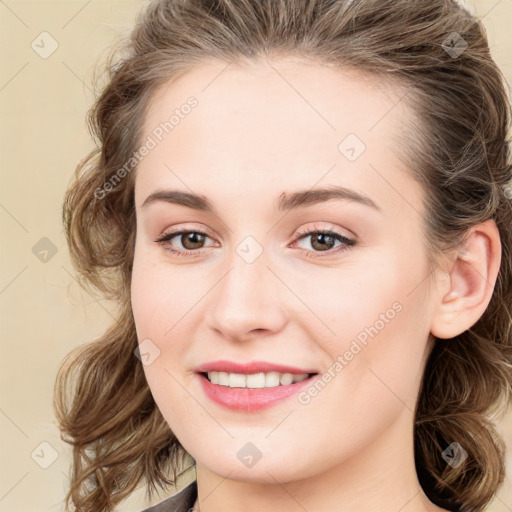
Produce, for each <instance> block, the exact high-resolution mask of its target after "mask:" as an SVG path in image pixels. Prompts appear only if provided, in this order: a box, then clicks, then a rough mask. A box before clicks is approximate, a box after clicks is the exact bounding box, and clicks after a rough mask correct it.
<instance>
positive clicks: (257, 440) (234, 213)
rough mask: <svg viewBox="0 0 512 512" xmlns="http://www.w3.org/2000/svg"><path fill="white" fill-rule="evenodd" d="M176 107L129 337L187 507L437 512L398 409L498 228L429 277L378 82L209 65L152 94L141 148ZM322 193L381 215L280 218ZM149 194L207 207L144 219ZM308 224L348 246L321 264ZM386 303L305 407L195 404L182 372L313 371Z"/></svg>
mask: <svg viewBox="0 0 512 512" xmlns="http://www.w3.org/2000/svg"><path fill="white" fill-rule="evenodd" d="M312 77H314V79H312ZM283 78H285V79H283ZM190 96H194V97H195V98H197V100H198V106H197V107H196V108H195V109H193V110H192V111H191V113H190V114H189V115H188V116H185V117H184V119H181V120H180V122H179V124H178V125H177V126H176V127H175V128H174V129H173V130H172V132H170V133H169V134H167V135H166V136H165V137H163V138H162V140H161V141H160V142H159V143H158V145H157V146H156V147H155V148H153V149H151V151H150V152H149V154H148V155H147V156H146V157H144V159H143V160H142V161H141V163H140V164H139V166H138V168H137V171H136V178H135V204H136V214H137V237H136V245H135V257H134V265H133V278H132V307H133V313H134V318H135V322H136V328H137V334H138V337H139V340H140V341H142V340H144V339H146V338H149V339H150V340H151V342H152V343H153V344H154V345H156V346H157V347H158V349H159V350H160V354H159V356H158V357H157V358H156V359H155V360H154V361H153V362H152V363H151V364H149V365H145V366H144V371H145V373H146V377H147V381H148V384H149V386H150V388H151V391H152V393H153V396H154V398H155V401H156V403H157V405H158V407H159V408H160V410H161V411H162V414H163V416H164V418H165V419H166V421H167V423H168V424H169V426H170V428H171V429H172V430H173V432H174V433H175V434H176V436H177V437H178V439H179V440H180V442H181V444H182V445H183V446H184V448H185V449H186V450H187V451H188V452H189V453H190V454H191V455H192V457H193V458H194V459H195V461H196V473H197V484H198V503H197V504H196V508H198V507H199V508H200V509H201V510H202V511H206V512H218V511H221V510H222V511H241V510H244V511H246V512H251V511H261V510H269V511H272V510H275V511H280V512H292V511H293V512H295V511H301V510H309V511H313V510H314V511H317V512H327V511H332V510H343V511H346V512H356V511H358V512H360V511H362V510H368V511H369V510H380V511H382V512H386V511H393V512H396V511H398V510H401V511H402V512H412V511H434V510H443V509H441V508H439V507H437V506H435V505H434V504H433V503H432V502H430V501H429V500H428V498H427V497H426V495H425V494H424V492H423V490H422V489H421V487H420V485H419V482H418V478H417V474H416V471H415V466H414V454H413V422H414V408H415V404H416V400H417V397H418V393H419V385H420V380H421V377H422V374H423V368H424V365H425V361H426V357H427V355H428V353H429V350H430V348H431V344H430V342H429V340H431V339H432V337H431V336H430V335H431V334H434V335H436V336H439V337H441V338H443V337H450V336H454V335H455V334H458V333H459V332H463V331H464V330H465V329H467V328H468V327H469V326H470V325H472V323H474V322H475V321H476V320H477V319H478V317H479V316H480V315H481V314H482V313H483V311H484V310H485V308H486V307H487V304H488V302H489V300H490V297H491V295H492V286H493V285H494V282H495V278H496V274H497V271H498V267H499V258H500V246H499V236H498V234H497V230H496V228H495V225H494V223H493V222H492V221H491V222H488V223H484V224H482V225H481V226H478V227H477V228H475V230H474V232H473V233H472V235H471V237H470V238H469V239H468V240H469V241H468V245H467V247H466V248H465V250H464V252H461V254H453V255H449V257H448V256H447V258H446V265H445V266H444V267H442V268H440V269H438V270H436V271H435V272H434V273H433V274H431V273H430V270H429V267H428V259H427V250H426V246H425V241H424V233H423V224H422V222H423V219H422V215H425V212H424V210H423V207H422V198H423V194H424V192H423V190H422V189H421V187H420V185H419V184H418V183H417V182H415V181H414V180H413V179H412V177H411V173H410V170H409V169H407V168H406V167H405V165H404V163H403V159H402V158H401V157H400V154H399V151H398V150H397V143H396V137H397V136H398V134H399V133H400V130H401V129H403V128H404V126H405V127H407V123H408V122H410V120H411V119H412V112H410V111H409V110H408V107H407V106H406V105H405V102H400V103H397V101H398V99H399V98H400V96H401V93H399V91H396V90H393V88H392V87H384V86H383V84H382V83H379V82H376V81H372V80H371V79H369V78H368V77H363V76H361V75H357V74H356V73H353V72H350V73H349V72H348V71H340V70H334V69H332V68H329V67H327V66H323V65H320V64H314V63H305V62H301V61H298V60H296V59H291V58H280V59H273V60H271V61H258V62H251V63H247V64H244V65H243V66H242V65H240V66H236V65H234V64H232V65H231V66H229V67H228V68H226V63H223V62H215V61H211V62H208V63H204V64H203V65H201V66H199V67H196V68H194V69H193V70H191V71H189V72H188V73H186V74H185V75H183V76H182V77H181V78H179V79H178V80H176V81H173V82H169V83H168V84H166V85H165V86H164V87H162V88H160V90H159V91H158V94H157V95H155V96H154V97H153V98H152V100H151V102H150V104H149V108H148V111H147V115H146V118H145V120H144V129H143V136H142V139H143V140H144V139H145V138H146V137H147V136H148V135H151V133H152V130H154V128H155V127H156V126H158V125H159V123H161V122H162V121H164V120H166V119H167V118H168V116H169V113H171V112H172V111H174V110H175V109H176V108H178V107H179V106H180V105H183V104H184V103H185V102H186V100H187V98H188V97H190ZM350 133H353V134H356V135H357V136H358V138H359V139H360V140H361V141H363V142H364V144H365V146H366V149H365V151H364V152H363V153H362V154H361V155H360V156H359V157H358V158H357V159H356V160H355V161H349V160H347V158H346V157H345V156H344V155H343V154H342V153H341V152H340V151H339V150H338V145H339V144H340V142H341V141H342V140H343V139H344V138H345V137H346V136H347V135H348V134H350ZM330 185H336V186H343V187H346V188H349V189H352V190H355V191H357V192H358V193H361V194H364V195H365V196H367V197H369V198H371V199H372V201H374V202H375V203H376V204H377V205H378V207H379V209H380V211H379V210H377V209H374V208H371V207H369V206H366V205H364V204H360V203H358V202H355V201H350V200H340V199H331V200H329V201H327V202H323V203H319V204H315V205H311V206H308V207H303V208H300V209H298V210H296V211H293V210H292V211H290V212H288V213H286V214H283V213H282V212H278V211H277V210H276V202H277V200H278V199H279V197H280V196H281V194H283V193H286V194H290V193H292V192H295V191H297V190H304V189H306V190H309V189H311V188H323V187H327V186H330ZM157 189H175V190H180V191H185V192H193V193H196V194H199V195H202V196H205V197H207V198H208V199H209V200H210V201H211V202H212V203H213V205H214V207H215V208H216V210H217V213H216V214H213V213H211V212H201V211H196V210H193V209H190V208H187V207H185V206H181V205H176V204H170V203H166V202H164V201H160V202H154V203H152V204H151V205H149V206H147V207H143V206H142V203H143V202H144V200H145V199H146V198H147V197H148V196H149V195H150V194H151V193H153V192H154V191H156V190H157ZM171 227H172V228H184V229H185V228H186V229H189V230H190V231H192V232H193V231H194V230H197V229H199V230H200V231H207V232H208V233H210V234H209V235H208V237H207V238H206V239H205V240H204V242H203V244H202V245H201V243H198V244H197V243H196V246H194V245H191V243H190V242H188V244H187V239H186V237H183V236H177V237H174V238H173V239H172V242H171V241H168V242H167V244H166V245H161V244H159V243H157V242H156V240H157V239H159V238H161V237H162V235H163V234H165V232H166V231H168V230H169V228H171ZM315 229H328V230H331V231H334V232H337V233H339V234H341V235H344V236H346V237H349V238H352V239H355V240H356V244H355V245H352V246H347V247H346V250H344V251H342V252H335V251H336V250H337V249H338V247H340V246H342V244H341V243H340V242H339V241H335V242H334V243H331V245H327V247H326V251H324V252H322V250H321V248H320V249H319V245H318V244H315V236H314V235H309V236H307V237H305V238H303V239H302V240H298V238H299V236H298V233H299V230H300V233H307V232H311V231H314V230H315ZM249 235H250V236H252V237H253V238H254V239H255V240H256V241H257V244H259V247H261V249H262V251H263V252H262V254H261V255H260V256H259V257H258V258H257V259H256V260H255V261H254V262H252V263H250V264H249V263H247V262H246V261H244V260H243V259H242V258H241V257H240V256H239V255H238V254H237V252H236V250H237V246H238V245H239V244H240V243H241V242H242V241H243V240H244V239H245V237H247V236H249ZM169 247H173V248H175V249H180V250H184V251H186V250H187V248H188V251H189V252H190V253H193V252H194V251H196V253H197V252H198V251H200V252H201V254H199V255H193V256H192V257H183V256H177V255H173V254H172V253H170V252H169V250H168V248H169ZM190 247H192V248H190ZM194 247H198V248H197V249H194ZM251 250H252V249H251ZM307 250H309V251H310V254H308V253H307ZM311 254H313V255H317V256H319V257H317V258H314V257H313V256H311ZM462 254H463V256H461V255H462ZM462 257H464V258H466V260H467V261H466V262H465V263H464V262H463V260H462ZM468 262H469V264H468ZM477 274H478V275H479V276H480V277H478V276H477ZM484 279H485V282H486V283H490V284H491V286H486V285H485V283H484ZM394 303H395V304H396V303H399V304H400V306H401V308H402V309H401V311H400V312H399V313H397V314H396V315H395V316H394V318H393V319H392V320H389V321H388V322H387V323H385V327H384V328H382V329H381V330H379V332H378V334H377V335H376V336H374V337H373V338H370V339H369V340H368V343H367V345H366V346H364V348H363V349H362V350H360V352H359V353H357V354H356V355H355V356H354V357H353V359H352V360H350V361H349V362H348V363H347V364H346V365H345V366H344V367H343V369H342V371H339V372H337V373H336V376H335V377H334V378H333V379H332V380H331V381H330V382H329V383H328V384H327V385H326V386H325V387H324V388H323V389H322V390H321V391H320V392H319V393H318V394H317V396H315V397H314V398H312V399H311V401H310V402H309V403H308V404H301V403H299V401H298V400H297V397H296V396H294V397H292V398H289V399H287V400H285V401H283V402H281V403H280V404H278V405H275V406H274V407H272V408H270V409H267V410H264V411H260V412H258V413H247V412H236V411H231V410H228V409H225V408H223V407H222V406H220V405H218V404H216V403H214V402H212V401H210V400H209V398H208V397H207V396H205V394H204V393H203V391H202V389H201V387H200V382H199V377H198V376H197V374H196V373H195V372H194V368H195V367H197V366H198V365H199V364H202V363H205V362H208V361H212V360H216V359H228V360H232V361H241V362H247V361H252V360H260V361H261V360H262V361H270V362H274V363H283V364H289V365H293V366H297V367H299V368H314V369H317V371H318V372H319V373H320V374H322V373H323V372H326V371H327V370H328V369H329V367H332V365H333V361H335V360H336V358H337V357H338V356H340V355H342V356H343V354H344V353H346V351H347V350H348V349H349V348H350V344H351V342H352V341H353V340H354V338H356V337H357V335H358V334H359V333H361V331H363V330H364V329H365V328H366V327H369V326H372V325H374V324H375V323H376V321H377V320H378V319H379V318H382V317H381V316H380V315H382V314H385V312H386V311H387V310H389V309H390V308H392V305H393V304H394ZM454 333H455V334H454ZM439 342H443V340H441V341H439ZM248 442H251V443H253V444H254V445H255V446H256V447H257V448H258V450H259V451H260V452H261V453H262V457H261V459H260V460H259V461H258V462H257V463H256V464H255V465H254V466H252V467H250V468H249V467H246V466H245V465H244V464H242V463H241V461H240V460H239V458H238V457H237V452H238V451H239V450H240V449H241V448H242V447H243V446H244V445H245V444H246V443H248Z"/></svg>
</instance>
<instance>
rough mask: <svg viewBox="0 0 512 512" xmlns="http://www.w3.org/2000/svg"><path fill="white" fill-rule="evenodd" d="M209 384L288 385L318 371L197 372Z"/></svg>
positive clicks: (250, 386)
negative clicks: (297, 372) (298, 372)
mask: <svg viewBox="0 0 512 512" xmlns="http://www.w3.org/2000/svg"><path fill="white" fill-rule="evenodd" d="M199 375H201V377H203V378H204V379H206V380H207V381H209V382H210V383H211V384H215V385H218V386H223V387H227V388H238V389H263V388H277V387H284V386H290V385H293V384H297V383H299V382H302V381H305V380H307V379H310V378H312V377H314V376H315V375H318V373H316V372H313V373H300V374H294V373H281V372H258V373H251V374H243V373H232V372H222V371H210V372H199Z"/></svg>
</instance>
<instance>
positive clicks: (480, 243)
mask: <svg viewBox="0 0 512 512" xmlns="http://www.w3.org/2000/svg"><path fill="white" fill-rule="evenodd" d="M500 263H501V241H500V235H499V231H498V228H497V226H496V223H495V222H494V220H487V221H485V222H482V223H481V224H478V225H476V226H473V227H472V228H471V229H470V230H469V231H468V235H467V236H466V238H465V239H464V242H463V243H462V244H461V247H459V248H458V250H457V252H456V255H455V259H451V262H450V264H449V266H448V268H447V269H446V270H445V274H444V280H443V284H442V285H440V286H439V288H438V290H437V297H436V300H437V303H436V307H435V312H434V315H433V318H432V323H431V326H430V332H431V333H432V334H433V335H434V336H436V337H437V338H444V339H447V338H453V337H454V336H457V335H459V334H461V333H463V332H464V331H466V330H467V329H469V328H470V327H472V326H473V325H474V324H475V323H476V322H477V321H478V320H479V319H480V317H481V316H482V314H483V313H484V311H485V310H486V308H487V306H488V305H489V302H490V301H491V298H492V294H493V292H494V286H495V284H496V279H497V276H498V271H499V268H500Z"/></svg>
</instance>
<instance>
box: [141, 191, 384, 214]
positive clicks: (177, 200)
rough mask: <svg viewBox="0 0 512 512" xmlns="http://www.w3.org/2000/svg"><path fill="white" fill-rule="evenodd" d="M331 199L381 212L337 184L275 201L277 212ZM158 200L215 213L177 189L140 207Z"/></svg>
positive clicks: (159, 194) (207, 204) (155, 195)
mask: <svg viewBox="0 0 512 512" xmlns="http://www.w3.org/2000/svg"><path fill="white" fill-rule="evenodd" d="M332 199H342V200H346V201H353V202H356V203H360V204H362V205H365V206H369V207H370V208H373V209H375V210H377V211H379V212H382V210H381V208H380V207H379V206H378V205H377V204H376V203H375V202H374V201H373V200H372V199H370V198H369V197H368V196H365V195H363V194H361V193H359V192H356V191H355V190H351V189H349V188H345V187H339V186H332V187H329V188H317V189H310V190H300V191H298V192H293V193H290V194H287V193H286V192H283V193H282V194H281V195H280V196H279V199H278V201H277V210H278V211H279V212H288V211H290V210H296V209H298V208H305V207H308V206H312V205H315V204H319V203H323V202H325V201H330V200H332ZM160 201H162V202H166V203H170V204H177V205H180V206H185V207H187V208H192V209H194V210H199V211H205V212H211V213H214V214H217V212H216V210H215V208H214V206H213V204H212V203H211V202H210V201H209V200H208V199H207V198H206V197H205V196H200V195H197V194H193V193H190V192H183V191H179V190H157V191H156V192H153V193H152V194H150V195H149V196H148V197H147V198H146V199H145V201H144V202H143V203H142V208H147V207H148V206H149V205H150V204H152V203H155V202H160Z"/></svg>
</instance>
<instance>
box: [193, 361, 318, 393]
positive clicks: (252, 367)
mask: <svg viewBox="0 0 512 512" xmlns="http://www.w3.org/2000/svg"><path fill="white" fill-rule="evenodd" d="M195 371H196V372H197V373H206V372H227V373H240V374H244V375H249V374H252V373H261V372H263V373H268V372H279V373H291V374H293V375H301V374H303V373H308V374H309V373H318V371H317V370H315V369H307V368H306V369H304V368H297V367H295V366H286V365H282V364H274V363H269V362H266V361H251V362H249V363H235V362H233V361H223V360H219V361H210V362H209V363H205V364H202V365H201V366H198V367H197V368H196V369H195ZM283 387H286V386H283Z"/></svg>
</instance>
